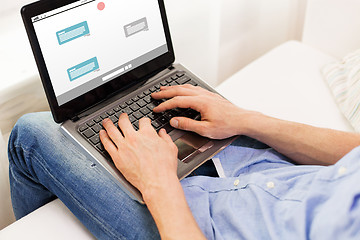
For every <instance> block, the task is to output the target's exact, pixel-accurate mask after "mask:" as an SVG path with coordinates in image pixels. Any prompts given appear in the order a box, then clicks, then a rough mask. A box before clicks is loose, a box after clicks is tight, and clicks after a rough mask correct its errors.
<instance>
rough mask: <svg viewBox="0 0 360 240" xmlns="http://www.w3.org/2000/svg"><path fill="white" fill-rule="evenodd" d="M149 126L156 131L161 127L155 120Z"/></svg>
mask: <svg viewBox="0 0 360 240" xmlns="http://www.w3.org/2000/svg"><path fill="white" fill-rule="evenodd" d="M151 125H152V126H153V127H154V128H155V129H158V128H159V127H161V124H160V123H159V122H158V121H157V120H155V121H153V122H152V123H151Z"/></svg>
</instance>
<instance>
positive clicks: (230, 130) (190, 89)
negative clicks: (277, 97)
mask: <svg viewBox="0 0 360 240" xmlns="http://www.w3.org/2000/svg"><path fill="white" fill-rule="evenodd" d="M152 97H153V98H155V99H169V100H167V101H166V102H164V103H162V104H160V105H159V106H157V107H156V108H154V112H163V111H166V110H170V109H173V108H192V109H194V110H196V111H198V112H200V114H201V121H196V120H192V119H189V118H186V117H174V118H173V119H171V121H170V124H171V126H173V127H175V128H178V129H182V130H187V131H193V132H196V133H198V134H200V135H202V136H205V137H209V138H213V139H225V138H228V137H232V136H235V135H240V134H244V133H245V127H246V126H248V124H250V123H248V122H247V121H248V118H247V116H250V115H253V114H257V113H255V112H252V111H246V110H243V109H240V108H238V107H237V106H235V105H234V104H232V103H230V102H229V101H227V100H226V99H224V98H223V97H221V96H220V95H218V94H215V93H212V92H209V91H207V90H205V89H203V88H201V87H195V86H192V85H188V84H186V85H182V86H170V87H161V91H160V92H157V93H153V94H152Z"/></svg>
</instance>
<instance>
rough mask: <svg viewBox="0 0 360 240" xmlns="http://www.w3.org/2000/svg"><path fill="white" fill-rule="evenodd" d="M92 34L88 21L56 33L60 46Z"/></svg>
mask: <svg viewBox="0 0 360 240" xmlns="http://www.w3.org/2000/svg"><path fill="white" fill-rule="evenodd" d="M89 33H90V30H89V26H88V24H87V21H85V22H81V23H79V24H76V25H74V26H71V27H68V28H66V29H64V30H61V31H58V32H57V33H56V36H57V39H58V41H59V44H60V45H62V44H65V43H67V42H70V41H72V40H75V39H77V38H79V37H82V36H85V35H87V34H89Z"/></svg>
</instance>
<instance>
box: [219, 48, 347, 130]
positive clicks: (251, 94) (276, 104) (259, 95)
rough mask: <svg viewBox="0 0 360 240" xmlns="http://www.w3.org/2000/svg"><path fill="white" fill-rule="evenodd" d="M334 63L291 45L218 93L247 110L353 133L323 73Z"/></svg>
mask: <svg viewBox="0 0 360 240" xmlns="http://www.w3.org/2000/svg"><path fill="white" fill-rule="evenodd" d="M334 60H335V59H334V58H332V57H330V56H328V55H326V54H324V53H322V52H319V51H318V50H315V49H313V48H311V47H308V46H306V45H304V44H302V43H300V42H296V41H290V42H287V43H284V44H282V45H280V46H279V47H277V48H275V49H273V50H272V51H270V52H269V53H267V54H265V55H264V56H263V57H261V58H259V59H257V60H256V61H255V62H253V63H251V64H250V65H248V66H247V67H245V68H244V69H242V70H241V71H239V72H238V73H236V74H235V75H234V76H232V77H231V78H230V79H229V80H227V81H225V82H224V83H223V84H221V85H220V86H219V87H218V88H217V90H218V91H219V92H220V93H221V94H223V95H224V96H225V97H226V98H228V99H229V100H230V101H232V102H233V103H235V104H236V105H238V106H239V107H242V108H245V109H250V110H256V111H260V112H262V113H264V114H267V115H270V116H273V117H277V118H281V119H284V120H289V121H296V122H300V123H305V124H310V125H313V126H317V127H326V128H332V129H338V130H343V131H353V128H352V127H351V126H350V124H349V123H348V121H347V120H346V119H345V117H344V116H343V115H342V114H341V112H340V110H339V109H338V107H337V105H336V103H335V100H334V98H333V96H332V94H331V92H330V90H329V89H328V87H327V86H326V83H325V81H324V80H323V77H322V74H321V71H320V69H321V68H322V67H323V66H324V65H325V64H326V63H329V62H332V61H334Z"/></svg>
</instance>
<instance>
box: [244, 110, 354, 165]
mask: <svg viewBox="0 0 360 240" xmlns="http://www.w3.org/2000/svg"><path fill="white" fill-rule="evenodd" d="M248 121H250V122H251V123H250V124H249V125H248V128H247V129H246V131H245V132H244V134H245V135H247V136H249V137H252V138H255V139H257V140H259V141H261V142H264V143H266V144H268V145H269V146H271V147H273V148H274V149H276V150H277V151H278V152H280V153H282V154H284V155H285V156H287V157H289V158H290V159H292V160H294V161H295V162H297V163H299V164H316V165H330V164H335V163H336V162H337V161H338V160H340V159H341V158H342V157H343V156H344V155H345V154H347V153H348V152H350V151H351V150H352V149H354V148H355V147H357V146H359V145H360V136H359V135H358V134H355V133H346V132H341V131H336V130H332V129H324V128H316V127H312V126H309V125H304V124H299V123H294V122H289V121H283V120H279V119H275V118H271V117H267V116H265V115H261V114H254V115H253V116H251V117H249V120H248Z"/></svg>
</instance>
